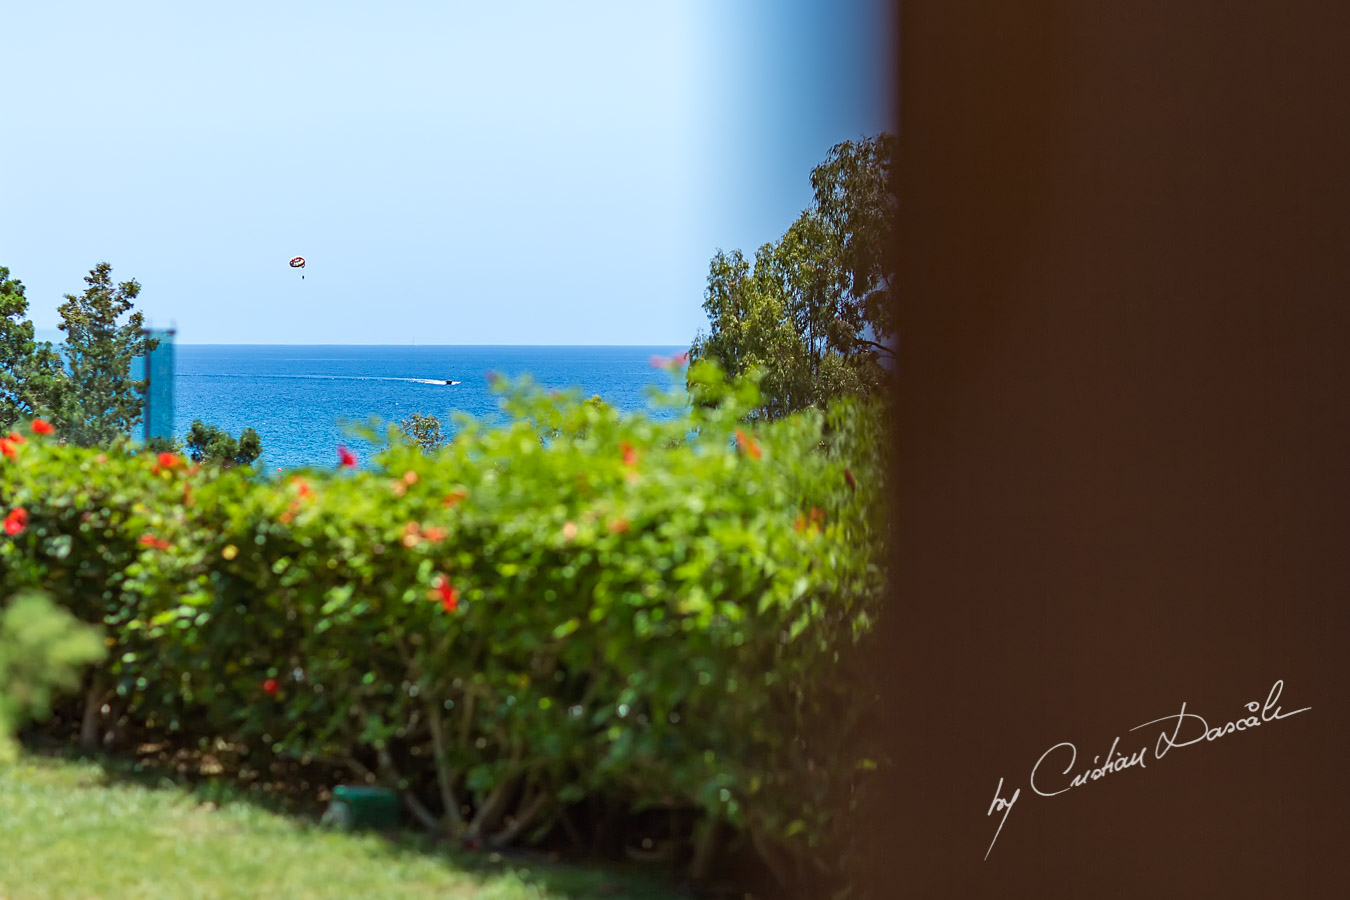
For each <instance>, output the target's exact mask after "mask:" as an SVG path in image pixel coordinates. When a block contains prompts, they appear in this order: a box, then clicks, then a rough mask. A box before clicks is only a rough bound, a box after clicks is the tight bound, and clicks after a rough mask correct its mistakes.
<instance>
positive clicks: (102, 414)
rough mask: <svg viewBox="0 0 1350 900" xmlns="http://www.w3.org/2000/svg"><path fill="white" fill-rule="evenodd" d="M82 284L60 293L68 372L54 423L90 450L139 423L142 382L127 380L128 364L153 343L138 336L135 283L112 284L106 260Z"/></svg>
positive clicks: (140, 331) (140, 324)
mask: <svg viewBox="0 0 1350 900" xmlns="http://www.w3.org/2000/svg"><path fill="white" fill-rule="evenodd" d="M84 280H85V283H86V284H88V287H87V288H86V289H85V291H84V293H83V294H81V295H79V296H75V295H73V294H66V295H65V298H66V302H65V303H63V304H61V306H60V307H58V308H57V312H58V313H59V314H60V316H61V324H60V328H61V330H62V331H64V332H65V333H66V342H65V350H66V365H67V366H68V368H69V372H70V390H69V392H68V394H69V399H70V402H69V404H67V405H66V408H63V409H62V410H61V411H60V419H61V422H60V424H61V426H62V434H63V435H65V436H66V437H67V439H69V440H70V441H72V442H73V443H76V444H79V445H81V446H85V447H92V446H100V445H105V444H109V443H111V442H112V441H114V440H115V439H117V438H118V437H121V436H125V435H128V434H130V432H131V429H132V428H133V427H134V426H135V425H136V423H137V422H139V421H140V419H141V413H142V411H143V410H144V408H145V397H144V394H145V388H146V382H144V381H136V380H134V379H132V377H131V361H132V360H133V359H135V358H136V357H138V356H144V355H145V354H147V353H149V352H150V351H151V350H153V349H155V347H156V346H158V344H159V342H158V341H157V340H155V339H154V338H151V337H149V336H148V335H146V334H145V333H144V331H143V324H144V320H143V317H142V316H141V314H140V313H139V312H132V311H131V310H132V301H133V300H134V299H136V296H137V295H138V294H140V292H141V286H140V285H139V284H137V283H136V282H135V281H134V280H133V281H124V282H122V283H121V284H119V285H116V286H114V285H113V282H112V266H111V265H109V264H108V263H106V262H101V263H99V264H98V265H97V266H95V267H94V268H93V269H91V270H90V272H89V274H88V275H87V276H86V277H85V279H84ZM128 314H129V315H128ZM124 316H125V319H124V318H123V317H124Z"/></svg>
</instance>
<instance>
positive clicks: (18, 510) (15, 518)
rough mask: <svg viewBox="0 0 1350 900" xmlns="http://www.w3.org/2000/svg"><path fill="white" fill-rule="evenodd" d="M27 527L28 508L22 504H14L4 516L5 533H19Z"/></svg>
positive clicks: (12, 534)
mask: <svg viewBox="0 0 1350 900" xmlns="http://www.w3.org/2000/svg"><path fill="white" fill-rule="evenodd" d="M27 527H28V510H26V509H24V508H23V507H22V506H16V507H14V509H11V510H10V511H9V515H7V516H5V534H7V535H10V536H11V537H13V536H14V535H16V534H21V533H22V532H23V530H24V529H25V528H27Z"/></svg>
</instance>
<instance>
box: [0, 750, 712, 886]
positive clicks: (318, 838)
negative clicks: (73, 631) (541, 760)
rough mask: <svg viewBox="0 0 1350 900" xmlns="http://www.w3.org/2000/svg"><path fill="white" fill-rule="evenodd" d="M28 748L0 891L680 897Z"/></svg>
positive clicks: (6, 781) (9, 816) (3, 838)
mask: <svg viewBox="0 0 1350 900" xmlns="http://www.w3.org/2000/svg"><path fill="white" fill-rule="evenodd" d="M116 774H117V773H116V772H115V771H112V770H110V769H109V768H108V767H105V765H103V764H101V763H97V762H89V761H79V760H63V759H53V758H48V757H43V756H35V755H27V756H24V757H22V758H21V759H20V761H19V762H18V763H16V764H15V765H13V766H9V767H5V768H0V900H47V898H60V900H83V898H105V897H106V898H123V897H136V898H142V900H156V898H166V900H167V898H174V900H180V898H232V897H239V898H256V897H278V898H282V897H284V898H287V900H305V898H319V897H379V898H390V900H393V898H415V897H438V898H482V900H526V898H529V900H592V898H594V900H600V898H604V900H614V898H626V897H640V898H651V900H680V898H685V897H687V895H685V894H681V893H677V892H676V891H675V889H674V888H673V887H670V886H669V885H667V884H663V883H662V882H661V881H660V880H655V879H652V878H648V877H646V876H645V875H644V874H643V873H632V872H627V871H621V870H618V869H615V870H606V869H600V868H595V867H580V866H571V865H565V864H560V863H555V862H549V861H548V860H547V859H545V858H543V857H538V858H536V857H524V856H499V855H497V854H492V855H490V856H488V855H483V854H470V853H468V852H465V851H460V850H447V849H444V848H443V847H438V846H435V845H433V844H432V843H431V842H430V841H429V840H427V839H426V838H423V837H420V836H416V835H408V836H400V837H395V838H386V837H382V836H379V835H373V834H345V833H337V832H332V831H328V830H324V829H321V828H319V827H318V826H317V825H316V824H315V823H314V822H313V821H312V820H305V819H298V818H295V817H288V816H283V815H278V814H277V813H275V812H272V811H270V810H267V809H264V808H262V807H260V806H258V805H256V804H252V803H249V802H247V801H246V800H233V799H230V798H229V797H228V796H222V797H221V798H220V800H221V802H220V803H219V804H217V803H215V802H211V801H204V800H203V798H202V795H201V794H200V793H193V792H190V791H189V790H186V789H184V788H183V787H181V786H180V785H178V784H176V783H174V782H173V781H170V780H169V779H167V778H166V779H164V780H163V781H162V782H161V783H160V785H159V786H152V785H146V784H140V783H136V782H133V781H126V780H122V779H120V778H118V777H116Z"/></svg>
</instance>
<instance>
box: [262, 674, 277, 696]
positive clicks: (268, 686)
mask: <svg viewBox="0 0 1350 900" xmlns="http://www.w3.org/2000/svg"><path fill="white" fill-rule="evenodd" d="M262 689H263V693H264V694H266V695H267V696H269V697H275V696H276V695H277V691H279V690H281V685H279V684H277V680H276V679H275V678H269V679H267V680H266V681H264V682H263V683H262Z"/></svg>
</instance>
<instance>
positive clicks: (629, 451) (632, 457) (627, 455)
mask: <svg viewBox="0 0 1350 900" xmlns="http://www.w3.org/2000/svg"><path fill="white" fill-rule="evenodd" d="M619 446H620V447H621V448H622V449H623V464H624V465H625V466H635V465H637V451H636V450H634V449H633V445H632V444H630V443H628V442H627V441H624V442H623V443H622V444H620V445H619Z"/></svg>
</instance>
